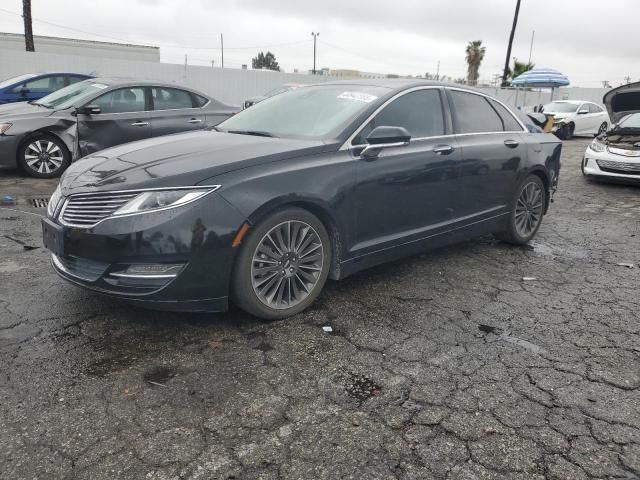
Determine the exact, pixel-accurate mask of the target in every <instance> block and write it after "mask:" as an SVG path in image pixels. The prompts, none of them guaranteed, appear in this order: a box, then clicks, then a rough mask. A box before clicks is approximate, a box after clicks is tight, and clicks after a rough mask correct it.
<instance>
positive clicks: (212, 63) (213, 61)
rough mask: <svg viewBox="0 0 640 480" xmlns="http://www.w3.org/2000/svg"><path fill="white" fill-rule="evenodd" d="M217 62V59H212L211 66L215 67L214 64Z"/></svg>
mask: <svg viewBox="0 0 640 480" xmlns="http://www.w3.org/2000/svg"><path fill="white" fill-rule="evenodd" d="M215 64H216V61H215V60H211V68H213V66H214V65H215Z"/></svg>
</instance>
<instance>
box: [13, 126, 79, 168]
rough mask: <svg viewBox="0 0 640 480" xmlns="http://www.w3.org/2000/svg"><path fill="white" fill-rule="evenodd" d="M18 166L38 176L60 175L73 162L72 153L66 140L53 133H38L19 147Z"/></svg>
mask: <svg viewBox="0 0 640 480" xmlns="http://www.w3.org/2000/svg"><path fill="white" fill-rule="evenodd" d="M17 163H18V167H19V168H20V170H22V171H23V172H24V173H25V174H27V175H29V176H31V177H36V178H54V177H58V176H60V174H62V172H64V171H65V170H66V168H67V167H68V166H69V163H71V154H70V153H69V150H67V147H66V146H65V144H64V142H62V140H60V139H59V138H57V137H54V136H53V135H48V134H46V133H36V134H34V135H31V136H29V137H28V138H27V139H26V140H25V141H23V142H22V144H21V145H20V147H19V148H18V158H17Z"/></svg>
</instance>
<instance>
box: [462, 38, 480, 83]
mask: <svg viewBox="0 0 640 480" xmlns="http://www.w3.org/2000/svg"><path fill="white" fill-rule="evenodd" d="M466 53H467V81H468V83H469V85H475V84H476V83H478V76H479V73H478V71H479V70H480V64H481V63H482V59H483V58H484V53H485V48H484V47H483V46H482V40H474V41H473V42H469V43H468V44H467V50H466Z"/></svg>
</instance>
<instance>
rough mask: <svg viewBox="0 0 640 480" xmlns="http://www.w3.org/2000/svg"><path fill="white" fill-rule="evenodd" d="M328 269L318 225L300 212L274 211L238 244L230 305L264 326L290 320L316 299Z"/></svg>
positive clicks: (328, 250)
mask: <svg viewBox="0 0 640 480" xmlns="http://www.w3.org/2000/svg"><path fill="white" fill-rule="evenodd" d="M330 265H331V243H330V241H329V235H328V234H327V230H326V229H325V227H324V225H323V224H322V222H321V221H320V220H319V219H318V218H317V217H316V216H315V215H313V214H311V213H310V212H308V211H306V210H303V209H301V208H287V209H284V210H280V211H278V212H276V213H274V214H272V215H270V216H269V217H268V218H266V219H265V220H263V221H262V222H260V223H259V224H258V225H256V226H255V227H254V228H252V229H251V230H250V231H249V233H248V234H247V236H246V237H245V238H244V239H243V241H242V247H241V251H240V253H239V256H238V259H237V262H236V265H235V269H234V272H233V275H232V281H231V295H232V298H233V301H234V302H235V303H236V305H238V306H239V307H240V308H242V309H243V310H246V311H247V312H249V313H251V314H253V315H255V316H257V317H260V318H263V319H266V320H276V319H281V318H286V317H289V316H291V315H295V314H296V313H299V312H301V311H302V310H304V309H305V308H307V307H308V306H309V305H310V304H311V303H312V302H313V301H314V300H315V299H316V297H317V296H318V295H319V293H320V291H321V290H322V287H323V286H324V284H325V282H326V280H327V276H328V274H329V267H330Z"/></svg>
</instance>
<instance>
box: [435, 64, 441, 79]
mask: <svg viewBox="0 0 640 480" xmlns="http://www.w3.org/2000/svg"><path fill="white" fill-rule="evenodd" d="M436 80H440V60H438V68H437V69H436Z"/></svg>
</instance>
